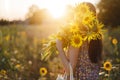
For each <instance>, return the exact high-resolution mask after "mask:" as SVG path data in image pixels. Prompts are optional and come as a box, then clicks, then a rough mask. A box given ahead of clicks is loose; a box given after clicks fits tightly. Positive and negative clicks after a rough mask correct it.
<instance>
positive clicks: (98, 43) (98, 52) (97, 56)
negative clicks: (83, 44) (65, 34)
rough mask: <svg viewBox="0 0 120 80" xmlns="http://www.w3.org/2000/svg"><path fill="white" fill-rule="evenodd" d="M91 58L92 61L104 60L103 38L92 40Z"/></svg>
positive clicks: (90, 47) (90, 44)
mask: <svg viewBox="0 0 120 80" xmlns="http://www.w3.org/2000/svg"><path fill="white" fill-rule="evenodd" d="M88 53H89V59H90V60H91V62H92V63H99V62H100V61H101V60H102V40H101V39H96V40H91V41H90V43H89V48H88Z"/></svg>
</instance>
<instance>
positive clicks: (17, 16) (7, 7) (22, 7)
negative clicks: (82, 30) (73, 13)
mask: <svg viewBox="0 0 120 80" xmlns="http://www.w3.org/2000/svg"><path fill="white" fill-rule="evenodd" d="M63 1H64V3H63ZM63 1H62V0H51V1H49V0H36V1H35V0H0V19H6V20H10V21H11V20H25V16H26V14H27V13H28V11H29V8H30V7H31V6H32V5H37V6H38V7H39V9H47V10H48V11H49V13H50V14H52V15H53V16H54V17H55V18H59V17H61V16H62V15H63V14H64V12H65V11H64V10H65V8H66V6H67V5H72V6H73V5H75V4H76V3H79V2H83V1H86V2H91V3H93V4H94V5H96V4H97V3H98V1H99V0H63ZM58 9H59V11H58Z"/></svg>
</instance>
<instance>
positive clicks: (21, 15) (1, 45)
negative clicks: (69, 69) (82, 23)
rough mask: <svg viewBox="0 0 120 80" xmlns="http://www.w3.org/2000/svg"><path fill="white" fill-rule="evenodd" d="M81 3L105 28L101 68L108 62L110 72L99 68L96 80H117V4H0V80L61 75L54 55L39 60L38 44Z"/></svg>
mask: <svg viewBox="0 0 120 80" xmlns="http://www.w3.org/2000/svg"><path fill="white" fill-rule="evenodd" d="M83 1H87V2H91V3H93V4H94V5H95V6H96V9H97V17H98V19H99V20H100V21H101V22H102V23H103V24H104V25H105V26H104V29H105V30H106V32H105V33H104V39H103V45H104V49H103V53H104V54H103V63H102V64H103V65H104V63H105V62H106V61H109V62H111V65H112V69H111V70H110V71H109V73H108V71H106V70H104V69H103V68H101V72H103V74H100V80H120V6H119V5H120V0H0V80H55V79H56V77H57V75H58V74H62V73H64V69H63V66H62V65H61V61H60V60H59V58H58V55H56V54H55V55H53V56H52V57H50V58H49V60H46V61H43V60H41V49H42V47H43V46H42V42H44V41H45V39H46V38H47V37H48V36H49V35H51V34H54V33H57V32H58V31H59V28H60V27H61V26H62V25H64V24H66V23H69V22H70V20H71V19H72V17H73V16H72V8H73V7H74V6H75V4H77V3H80V2H83ZM101 67H102V66H101ZM108 67H109V66H108ZM101 72H100V73H101Z"/></svg>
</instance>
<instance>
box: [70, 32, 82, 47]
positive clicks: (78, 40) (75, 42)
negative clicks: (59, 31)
mask: <svg viewBox="0 0 120 80" xmlns="http://www.w3.org/2000/svg"><path fill="white" fill-rule="evenodd" d="M82 40H83V39H82V37H81V35H79V34H76V35H73V36H72V39H71V45H72V46H73V47H80V46H81V45H82Z"/></svg>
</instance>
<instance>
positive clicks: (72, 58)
mask: <svg viewBox="0 0 120 80" xmlns="http://www.w3.org/2000/svg"><path fill="white" fill-rule="evenodd" d="M56 47H57V49H58V51H59V57H60V59H61V61H62V63H63V66H64V67H65V70H66V72H67V74H69V71H70V69H69V65H68V64H69V62H70V63H71V65H72V68H73V69H75V67H76V64H77V58H78V53H79V48H74V47H72V46H70V47H69V50H68V55H69V60H68V59H67V57H66V55H65V52H64V50H63V45H62V41H60V40H57V41H56Z"/></svg>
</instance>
